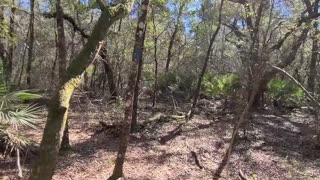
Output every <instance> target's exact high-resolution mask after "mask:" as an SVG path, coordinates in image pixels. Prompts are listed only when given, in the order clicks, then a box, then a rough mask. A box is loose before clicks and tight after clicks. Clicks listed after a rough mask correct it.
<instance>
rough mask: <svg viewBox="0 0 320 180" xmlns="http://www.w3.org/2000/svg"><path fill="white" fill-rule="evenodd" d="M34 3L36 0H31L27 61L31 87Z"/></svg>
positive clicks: (28, 82)
mask: <svg viewBox="0 0 320 180" xmlns="http://www.w3.org/2000/svg"><path fill="white" fill-rule="evenodd" d="M34 4H35V0H30V21H29V39H28V46H29V48H28V63H27V85H28V88H30V87H31V66H32V62H33V45H34Z"/></svg>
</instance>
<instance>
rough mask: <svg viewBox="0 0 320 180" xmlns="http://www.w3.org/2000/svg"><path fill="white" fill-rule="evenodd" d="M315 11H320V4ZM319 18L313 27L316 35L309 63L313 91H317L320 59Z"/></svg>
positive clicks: (315, 7)
mask: <svg viewBox="0 0 320 180" xmlns="http://www.w3.org/2000/svg"><path fill="white" fill-rule="evenodd" d="M314 13H318V4H317V5H315V6H314ZM318 25H319V23H318V20H317V19H316V20H315V22H314V24H313V28H314V31H315V32H314V35H313V37H312V40H313V42H312V54H311V61H310V64H309V73H308V90H309V91H310V92H312V93H314V92H315V82H316V77H317V62H318V61H319V52H318V51H319V40H318V38H319V37H318V36H319V29H318Z"/></svg>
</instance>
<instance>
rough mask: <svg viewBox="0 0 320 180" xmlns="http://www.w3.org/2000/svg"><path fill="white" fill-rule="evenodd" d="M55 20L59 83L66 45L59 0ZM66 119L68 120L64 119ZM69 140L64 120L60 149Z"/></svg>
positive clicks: (62, 148)
mask: <svg viewBox="0 0 320 180" xmlns="http://www.w3.org/2000/svg"><path fill="white" fill-rule="evenodd" d="M56 11H57V13H56V21H57V49H58V63H59V84H61V83H62V80H63V79H65V77H64V76H65V73H66V66H67V46H66V38H65V33H64V22H63V9H62V7H61V1H60V0H57V1H56ZM66 121H68V120H66ZM70 147H71V146H70V141H69V127H68V122H66V127H65V130H64V133H63V138H62V143H61V150H66V149H68V148H70Z"/></svg>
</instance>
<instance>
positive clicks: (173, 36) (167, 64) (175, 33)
mask: <svg viewBox="0 0 320 180" xmlns="http://www.w3.org/2000/svg"><path fill="white" fill-rule="evenodd" d="M184 6H185V4H184V3H183V4H182V5H180V8H179V12H178V17H177V22H176V24H175V26H174V30H173V33H172V35H171V37H170V41H169V47H168V55H167V62H166V69H165V71H166V72H168V71H169V66H170V62H171V58H172V57H171V56H172V48H173V45H174V41H175V40H176V36H177V33H178V31H179V26H180V19H181V16H182V11H183V8H184Z"/></svg>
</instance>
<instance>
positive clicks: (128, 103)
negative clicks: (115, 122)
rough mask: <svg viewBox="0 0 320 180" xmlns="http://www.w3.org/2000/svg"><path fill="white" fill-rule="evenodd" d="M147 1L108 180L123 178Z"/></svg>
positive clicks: (140, 20)
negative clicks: (117, 143) (119, 134)
mask: <svg viewBox="0 0 320 180" xmlns="http://www.w3.org/2000/svg"><path fill="white" fill-rule="evenodd" d="M148 5H149V0H142V1H141V5H140V10H139V17H138V23H137V29H136V34H135V44H134V51H133V55H132V61H131V62H130V72H129V79H128V80H129V82H128V87H127V90H126V98H125V107H124V120H123V126H122V127H123V129H122V133H121V139H120V144H119V149H118V155H117V158H116V162H115V166H114V169H113V173H112V175H111V176H110V177H109V179H110V180H116V179H119V178H121V177H123V176H124V175H123V164H124V160H125V155H126V151H127V147H128V143H129V139H130V130H131V120H132V119H131V118H132V117H130V116H132V100H133V93H134V87H135V79H136V77H137V68H138V63H139V61H141V58H142V53H143V47H144V34H145V30H146V29H145V27H146V26H145V25H146V17H147V12H148Z"/></svg>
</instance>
